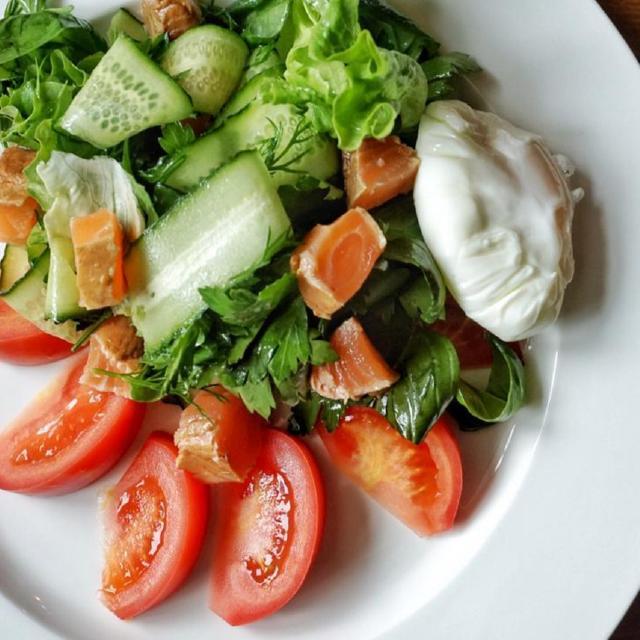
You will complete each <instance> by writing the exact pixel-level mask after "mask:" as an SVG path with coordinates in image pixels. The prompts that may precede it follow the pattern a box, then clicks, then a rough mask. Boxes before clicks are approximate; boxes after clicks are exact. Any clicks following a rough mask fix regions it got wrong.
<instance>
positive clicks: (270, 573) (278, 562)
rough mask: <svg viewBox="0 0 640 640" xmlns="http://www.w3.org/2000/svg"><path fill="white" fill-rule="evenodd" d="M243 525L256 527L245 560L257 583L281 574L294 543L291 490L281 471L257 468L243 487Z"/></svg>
mask: <svg viewBox="0 0 640 640" xmlns="http://www.w3.org/2000/svg"><path fill="white" fill-rule="evenodd" d="M242 501H243V507H242V511H241V513H240V515H239V517H240V519H241V525H240V526H241V527H242V528H243V529H244V528H247V529H248V528H251V527H255V528H256V529H257V530H258V531H260V535H259V536H255V537H253V538H250V539H249V540H248V544H247V548H246V550H245V555H244V557H243V559H242V563H243V564H244V566H245V568H246V570H247V571H248V572H249V574H250V575H251V577H252V579H253V580H254V582H255V583H256V584H259V585H267V584H270V583H271V582H273V581H274V580H275V579H276V578H277V577H278V575H279V573H280V571H281V569H282V566H283V564H284V561H285V558H286V556H287V551H288V550H289V546H290V544H291V535H290V534H292V533H293V531H292V520H291V516H292V510H293V504H292V492H291V487H290V486H289V482H288V480H287V479H286V478H285V476H284V475H283V474H281V473H279V472H278V471H265V470H261V469H259V470H257V471H256V472H255V473H254V474H253V475H252V477H251V478H250V479H249V482H248V484H247V486H246V488H245V490H244V494H243V496H242Z"/></svg>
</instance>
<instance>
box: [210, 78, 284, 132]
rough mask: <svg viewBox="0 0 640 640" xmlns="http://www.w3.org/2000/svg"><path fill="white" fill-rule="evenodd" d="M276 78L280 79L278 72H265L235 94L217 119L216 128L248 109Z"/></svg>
mask: <svg viewBox="0 0 640 640" xmlns="http://www.w3.org/2000/svg"><path fill="white" fill-rule="evenodd" d="M275 77H279V74H278V72H277V70H273V71H265V72H264V73H261V74H260V75H258V76H255V77H253V78H251V80H249V82H247V84H245V85H244V86H242V87H240V89H238V91H236V92H235V93H234V94H233V96H232V98H231V100H229V102H227V104H225V105H224V109H223V110H222V111H221V112H220V113H219V114H218V117H217V118H216V126H219V125H221V124H222V123H223V122H224V121H225V120H228V119H229V118H230V117H231V116H235V115H236V114H238V113H240V112H241V111H243V110H244V109H246V108H247V107H248V106H249V105H250V104H251V103H252V102H253V101H254V100H255V99H256V98H257V97H258V96H259V95H260V94H261V93H262V92H263V91H264V89H265V88H266V87H267V86H268V85H269V83H270V82H271V80H272V79H273V78H275Z"/></svg>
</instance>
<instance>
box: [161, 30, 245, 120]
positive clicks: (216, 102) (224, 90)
mask: <svg viewBox="0 0 640 640" xmlns="http://www.w3.org/2000/svg"><path fill="white" fill-rule="evenodd" d="M248 53H249V51H248V49H247V45H246V44H245V43H244V41H243V40H242V38H240V36H238V35H236V34H235V33H233V32H231V31H229V30H227V29H223V28H222V27H217V26H215V25H212V24H207V25H204V26H201V27H195V28H193V29H189V31H187V32H186V33H184V34H183V35H181V36H180V37H179V38H178V39H177V40H174V41H173V42H172V43H171V44H170V45H169V47H168V48H167V50H166V52H165V54H164V55H163V56H162V62H161V65H162V68H163V69H164V70H165V71H166V72H167V73H168V74H169V75H170V76H172V77H173V78H175V79H176V80H177V82H178V83H179V84H180V86H181V87H182V88H183V89H184V90H185V91H186V92H187V93H188V94H189V95H190V96H191V99H192V100H193V105H194V107H195V108H196V110H197V111H202V112H203V113H210V114H212V115H214V114H216V113H218V111H219V110H220V108H221V107H222V105H223V104H224V103H225V102H226V101H227V100H228V99H229V96H231V94H232V93H233V92H234V90H235V88H236V87H237V86H238V83H239V82H240V77H241V76H242V70H243V69H244V65H245V62H246V61H247V56H248Z"/></svg>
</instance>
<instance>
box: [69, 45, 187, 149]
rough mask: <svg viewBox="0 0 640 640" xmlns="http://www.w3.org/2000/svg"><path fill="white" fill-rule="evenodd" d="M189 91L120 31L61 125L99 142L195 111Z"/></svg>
mask: <svg viewBox="0 0 640 640" xmlns="http://www.w3.org/2000/svg"><path fill="white" fill-rule="evenodd" d="M192 111H193V106H192V104H191V100H190V99H189V96H187V94H186V93H185V92H184V91H183V90H182V88H181V87H180V86H179V85H178V84H177V83H176V82H175V81H174V80H173V79H172V78H170V77H169V76H168V75H167V74H166V73H165V72H164V71H163V70H162V69H160V67H158V65H156V64H155V62H153V61H152V60H151V59H150V58H149V57H148V56H147V55H145V54H144V53H143V52H142V51H141V50H140V49H139V48H138V46H137V45H136V43H135V42H134V41H133V40H132V39H131V38H129V37H128V36H125V35H121V36H119V37H118V39H117V40H116V41H115V43H114V44H113V46H112V47H111V48H110V49H109V51H107V53H106V54H105V55H104V57H103V58H102V60H100V62H99V63H98V65H97V66H96V68H95V69H94V70H93V72H92V73H91V75H90V76H89V79H88V80H87V82H86V83H85V85H84V87H82V89H80V91H79V92H78V94H77V95H76V96H75V98H74V99H73V101H72V102H71V104H70V105H69V108H68V109H67V111H66V112H65V114H64V116H63V117H62V120H61V121H60V126H61V127H62V129H64V130H65V131H66V132H67V133H69V134H71V135H73V136H76V137H77V138H81V139H82V140H85V141H87V142H90V143H91V144H92V145H94V146H95V147H98V148H102V149H106V148H108V147H112V146H114V145H116V144H118V143H120V142H123V141H124V140H126V139H127V138H130V137H131V136H133V135H135V134H136V133H139V132H140V131H144V130H145V129H149V128H150V127H154V126H158V125H161V124H167V123H169V122H175V121H176V120H182V119H183V118H187V117H188V116H189V115H191V113H192Z"/></svg>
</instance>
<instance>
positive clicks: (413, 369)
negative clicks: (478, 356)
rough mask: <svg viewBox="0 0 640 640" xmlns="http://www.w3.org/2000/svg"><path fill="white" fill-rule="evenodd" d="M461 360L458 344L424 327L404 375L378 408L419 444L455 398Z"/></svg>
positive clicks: (383, 398)
mask: <svg viewBox="0 0 640 640" xmlns="http://www.w3.org/2000/svg"><path fill="white" fill-rule="evenodd" d="M459 375H460V364H459V362H458V355H457V353H456V350H455V347H454V346H453V344H452V343H451V341H450V340H448V339H447V338H445V337H444V336H440V335H438V334H437V333H434V332H431V331H422V332H420V333H417V334H416V335H415V336H414V339H413V344H412V345H411V351H410V355H409V357H408V358H407V360H406V361H405V363H404V366H403V369H402V377H401V378H400V380H399V381H398V382H397V383H396V384H395V385H393V386H392V387H391V388H390V389H389V390H388V391H387V392H386V393H385V394H384V395H383V396H382V397H381V398H380V399H379V400H378V401H377V403H376V408H377V409H378V411H380V413H382V414H383V415H384V416H386V418H387V419H388V420H389V422H391V424H392V425H393V426H394V427H395V428H396V429H398V431H399V432H400V433H401V434H402V435H403V436H404V437H405V438H406V439H407V440H410V441H411V442H413V443H415V444H419V443H420V442H422V440H423V439H424V437H425V435H426V434H427V433H428V432H429V429H431V427H432V426H433V425H434V424H435V422H436V420H437V419H438V418H439V417H440V416H441V415H442V413H443V412H444V410H445V409H446V408H447V405H448V404H449V403H450V402H451V401H452V400H453V398H454V396H455V393H456V388H457V386H458V379H459Z"/></svg>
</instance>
